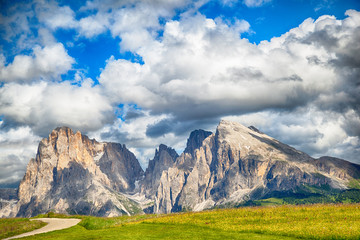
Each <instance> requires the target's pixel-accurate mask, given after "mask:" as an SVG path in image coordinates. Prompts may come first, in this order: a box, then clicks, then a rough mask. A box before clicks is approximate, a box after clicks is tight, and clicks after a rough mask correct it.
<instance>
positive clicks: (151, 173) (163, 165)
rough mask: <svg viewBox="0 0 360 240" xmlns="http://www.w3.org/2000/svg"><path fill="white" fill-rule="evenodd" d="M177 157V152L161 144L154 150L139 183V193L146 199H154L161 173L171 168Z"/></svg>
mask: <svg viewBox="0 0 360 240" xmlns="http://www.w3.org/2000/svg"><path fill="white" fill-rule="evenodd" d="M177 157H179V155H178V154H177V152H176V151H175V150H174V149H172V148H170V147H167V146H166V145H164V144H161V145H160V146H159V149H156V150H155V156H154V158H153V159H152V160H150V161H149V166H148V167H147V169H146V171H145V177H144V179H143V181H142V182H141V192H142V193H144V194H145V196H146V197H147V198H150V199H153V198H154V196H155V193H156V191H157V189H158V187H159V183H160V178H161V175H162V172H163V171H166V170H168V169H169V168H170V167H172V166H173V165H174V162H175V160H176V158H177Z"/></svg>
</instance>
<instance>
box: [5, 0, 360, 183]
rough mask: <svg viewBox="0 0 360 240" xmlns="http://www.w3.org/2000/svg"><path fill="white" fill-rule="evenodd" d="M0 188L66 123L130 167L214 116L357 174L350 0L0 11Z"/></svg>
mask: <svg viewBox="0 0 360 240" xmlns="http://www.w3.org/2000/svg"><path fill="white" fill-rule="evenodd" d="M0 5H1V6H0V187H6V186H11V187H14V186H16V185H17V184H18V183H19V181H20V180H21V179H22V177H23V175H24V172H25V169H26V165H27V163H28V162H29V160H30V159H31V158H34V157H35V155H36V151H37V146H38V143H39V141H40V140H41V139H42V138H44V137H47V136H48V135H49V133H50V132H51V130H52V129H54V128H56V127H58V126H69V127H71V128H72V129H73V130H74V131H78V130H80V131H81V132H82V133H84V134H86V135H88V136H89V137H91V138H96V139H97V140H98V141H112V142H119V143H122V144H126V146H127V147H128V148H129V149H130V150H131V151H133V153H134V154H135V155H136V157H137V158H138V159H139V161H140V163H141V165H142V167H143V168H144V169H145V168H146V167H147V163H148V160H149V159H151V158H152V157H153V155H154V152H155V148H156V147H157V146H158V145H159V144H161V143H163V144H166V145H168V146H171V147H173V148H175V149H176V150H177V151H178V153H181V152H182V151H183V149H184V148H185V145H186V139H187V137H188V136H189V133H190V132H191V131H192V130H195V129H205V130H210V131H213V132H214V131H215V129H216V126H217V124H218V123H219V121H220V120H221V119H228V120H232V121H237V122H240V123H242V124H244V125H246V126H250V125H253V126H256V127H257V128H258V129H260V130H261V131H262V132H264V133H266V134H268V135H270V136H272V137H274V138H276V139H278V140H280V141H282V142H284V143H286V144H289V145H291V146H293V147H295V148H297V149H299V150H301V151H304V152H306V153H308V154H309V155H311V156H313V157H320V156H325V155H327V156H334V157H339V158H343V159H346V160H349V161H351V162H355V163H360V157H359V156H360V44H359V42H360V1H359V0H317V1H316V0H239V1H236V0H121V1H115V0H88V1H65V0H58V1H56V0H51V1H45V0H26V1H12V0H0Z"/></svg>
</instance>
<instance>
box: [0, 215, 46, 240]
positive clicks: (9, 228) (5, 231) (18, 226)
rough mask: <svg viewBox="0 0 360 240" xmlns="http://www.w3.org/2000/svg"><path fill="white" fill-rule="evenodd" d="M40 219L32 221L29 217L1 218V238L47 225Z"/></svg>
mask: <svg viewBox="0 0 360 240" xmlns="http://www.w3.org/2000/svg"><path fill="white" fill-rule="evenodd" d="M45 225H46V223H44V222H40V221H30V220H29V219H27V218H13V219H7V218H3V219H0V239H3V238H7V237H11V236H15V235H19V234H21V233H24V232H29V231H32V230H35V229H38V228H41V227H43V226H45Z"/></svg>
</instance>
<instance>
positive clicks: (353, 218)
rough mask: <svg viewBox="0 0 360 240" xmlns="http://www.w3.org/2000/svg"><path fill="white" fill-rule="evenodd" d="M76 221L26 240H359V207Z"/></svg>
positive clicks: (242, 210) (247, 209)
mask: <svg viewBox="0 0 360 240" xmlns="http://www.w3.org/2000/svg"><path fill="white" fill-rule="evenodd" d="M55 216H56V215H55ZM57 217H58V216H57ZM81 218H82V219H83V220H82V222H81V223H79V224H78V225H77V226H75V227H72V228H69V229H65V230H61V231H55V232H51V233H46V234H41V235H37V236H34V237H28V238H26V239H360V205H359V204H344V205H343V204H338V205H320V204H319V205H308V206H300V205H298V206H277V207H245V208H238V209H217V210H211V211H204V212H198V213H190V212H189V213H178V214H168V215H139V216H131V217H125V216H123V217H117V218H96V217H86V216H81Z"/></svg>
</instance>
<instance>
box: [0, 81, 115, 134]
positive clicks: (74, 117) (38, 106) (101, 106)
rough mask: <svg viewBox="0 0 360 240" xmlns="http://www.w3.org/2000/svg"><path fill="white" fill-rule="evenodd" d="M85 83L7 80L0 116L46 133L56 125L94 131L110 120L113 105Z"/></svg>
mask: <svg viewBox="0 0 360 240" xmlns="http://www.w3.org/2000/svg"><path fill="white" fill-rule="evenodd" d="M91 85H92V84H91V83H87V82H84V83H83V84H82V86H81V87H79V86H74V85H71V84H70V83H69V82H62V83H58V84H56V83H46V82H37V83H33V84H31V85H25V84H16V83H9V84H5V85H4V86H3V87H2V88H0V115H3V116H5V118H4V119H5V122H6V121H10V122H12V123H13V124H19V125H28V126H30V127H31V128H32V129H33V130H34V131H35V133H36V134H39V135H42V136H46V135H47V134H48V133H49V132H50V131H51V130H52V129H54V128H56V127H58V126H69V127H72V128H74V129H76V130H81V131H85V132H86V131H94V130H97V129H99V128H101V127H103V126H104V124H107V123H111V122H113V120H114V119H113V118H114V117H113V108H112V106H111V104H110V103H109V102H108V100H107V98H106V97H104V96H103V95H102V94H101V92H100V89H99V87H92V86H91Z"/></svg>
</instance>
